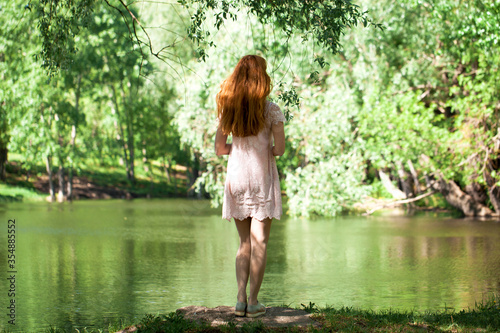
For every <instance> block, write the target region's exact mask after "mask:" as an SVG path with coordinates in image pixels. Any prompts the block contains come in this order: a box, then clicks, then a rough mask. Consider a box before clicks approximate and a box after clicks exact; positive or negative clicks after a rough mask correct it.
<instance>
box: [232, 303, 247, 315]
mask: <svg viewBox="0 0 500 333" xmlns="http://www.w3.org/2000/svg"><path fill="white" fill-rule="evenodd" d="M246 309H247V303H243V302H236V306H235V307H234V314H235V315H236V316H237V317H245V313H246Z"/></svg>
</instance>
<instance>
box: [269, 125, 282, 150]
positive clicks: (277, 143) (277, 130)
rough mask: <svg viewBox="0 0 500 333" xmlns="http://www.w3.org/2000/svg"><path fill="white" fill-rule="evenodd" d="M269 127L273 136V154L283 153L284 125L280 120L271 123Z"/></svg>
mask: <svg viewBox="0 0 500 333" xmlns="http://www.w3.org/2000/svg"><path fill="white" fill-rule="evenodd" d="M271 129H272V131H273V137H274V146H273V156H281V155H283V154H284V153H285V125H284V124H283V122H281V121H280V122H279V123H277V124H273V125H272V127H271Z"/></svg>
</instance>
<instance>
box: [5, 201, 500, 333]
mask: <svg viewBox="0 0 500 333" xmlns="http://www.w3.org/2000/svg"><path fill="white" fill-rule="evenodd" d="M0 218H2V219H3V220H6V219H8V218H16V221H17V232H18V238H17V255H18V261H17V263H18V290H19V293H18V294H17V295H16V302H17V304H19V305H18V307H17V319H18V324H19V325H16V328H19V329H21V330H26V331H32V330H33V329H34V328H37V329H39V328H44V327H49V326H50V325H57V326H58V327H64V328H67V329H71V328H72V327H80V328H81V327H85V326H86V327H93V326H96V327H104V326H106V323H108V322H110V321H115V320H117V319H119V318H129V319H135V320H137V319H140V318H142V316H143V315H144V314H145V313H154V314H155V313H168V312H170V311H174V310H175V309H177V308H179V307H182V306H187V305H206V306H217V305H233V303H234V302H235V297H236V282H235V274H234V255H235V253H236V249H237V246H238V239H237V232H236V229H235V227H234V225H233V223H228V222H227V221H225V220H222V219H221V218H220V210H218V209H212V208H210V206H209V203H208V202H206V201H190V200H150V201H147V200H135V201H101V202H99V201H87V202H75V203H73V204H63V205H58V206H57V205H48V204H42V203H40V204H19V203H17V204H9V205H8V206H6V207H4V208H3V209H2V210H1V211H0ZM499 231H500V224H499V223H495V222H488V221H474V220H457V219H447V218H432V217H418V218H415V217H414V218H402V217H398V218H387V217H371V218H357V217H343V218H337V219H315V220H305V219H286V218H284V219H283V220H282V221H274V222H273V227H272V231H271V240H270V243H269V256H268V266H267V270H266V276H265V279H264V284H263V287H262V291H261V299H260V300H261V301H262V302H263V303H264V304H266V305H271V306H277V305H282V304H291V306H300V304H301V303H309V302H314V303H316V304H317V305H319V306H325V305H333V306H342V305H347V306H359V307H363V308H378V309H380V308H390V307H393V308H400V309H401V308H404V309H417V310H425V309H437V308H443V307H444V306H445V305H446V306H447V307H453V308H457V309H460V308H465V307H467V306H473V305H474V301H476V300H480V299H481V297H482V296H483V295H484V294H485V293H488V292H496V293H498V292H499V291H500V278H499V277H500V265H499V263H500V242H499V240H500V239H499V238H500V232H499ZM2 232H3V233H4V232H5V230H4V231H2ZM4 239H5V237H4ZM6 254H7V253H6V248H5V247H2V248H1V249H0V256H1V258H3V259H2V260H3V261H5V260H6V259H5V258H6ZM4 264H6V262H4ZM0 286H1V287H2V288H4V287H7V282H6V280H5V279H2V282H1V283H0ZM3 290H6V289H3ZM0 325H3V327H5V325H6V322H2V323H0Z"/></svg>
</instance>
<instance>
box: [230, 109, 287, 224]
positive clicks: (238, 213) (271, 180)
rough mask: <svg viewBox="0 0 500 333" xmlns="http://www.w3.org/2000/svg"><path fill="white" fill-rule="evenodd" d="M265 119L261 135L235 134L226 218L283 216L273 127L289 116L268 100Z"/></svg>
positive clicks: (278, 217)
mask: <svg viewBox="0 0 500 333" xmlns="http://www.w3.org/2000/svg"><path fill="white" fill-rule="evenodd" d="M264 118H265V120H266V123H265V125H264V128H263V129H262V130H261V131H260V132H259V133H258V134H257V135H252V136H246V137H235V136H233V143H232V147H231V151H230V153H229V158H228V162H227V175H226V181H225V185H224V201H223V204H222V218H223V219H227V220H228V221H230V220H231V218H235V219H238V220H243V219H246V218H247V217H253V218H256V219H257V220H260V221H262V220H264V219H266V218H274V219H278V220H279V219H280V218H281V215H282V205H281V189H280V182H279V177H278V169H277V168H276V160H275V157H274V156H273V153H272V147H273V133H272V130H271V126H272V124H278V123H279V122H285V116H284V115H283V113H282V112H281V110H280V108H279V106H278V105H276V104H275V103H272V102H269V101H267V102H266V105H265V109H264Z"/></svg>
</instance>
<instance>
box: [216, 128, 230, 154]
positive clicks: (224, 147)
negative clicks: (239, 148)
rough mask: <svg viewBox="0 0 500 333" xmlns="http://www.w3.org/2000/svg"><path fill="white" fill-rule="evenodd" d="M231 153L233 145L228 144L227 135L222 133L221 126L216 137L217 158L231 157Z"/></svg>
mask: <svg viewBox="0 0 500 333" xmlns="http://www.w3.org/2000/svg"><path fill="white" fill-rule="evenodd" d="M229 152H231V144H230V143H227V135H226V134H223V133H222V130H221V128H220V126H219V127H218V128H217V134H216V135H215V154H217V156H220V155H229Z"/></svg>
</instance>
